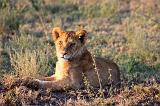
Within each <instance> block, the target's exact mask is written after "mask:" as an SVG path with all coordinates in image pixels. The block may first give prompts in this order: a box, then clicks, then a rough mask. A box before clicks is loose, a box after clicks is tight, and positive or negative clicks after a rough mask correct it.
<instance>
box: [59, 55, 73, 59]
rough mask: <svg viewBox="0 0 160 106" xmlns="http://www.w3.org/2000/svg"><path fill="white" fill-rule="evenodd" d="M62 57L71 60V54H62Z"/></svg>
mask: <svg viewBox="0 0 160 106" xmlns="http://www.w3.org/2000/svg"><path fill="white" fill-rule="evenodd" d="M60 58H63V59H65V60H70V59H71V56H70V55H67V54H66V55H61V56H60Z"/></svg>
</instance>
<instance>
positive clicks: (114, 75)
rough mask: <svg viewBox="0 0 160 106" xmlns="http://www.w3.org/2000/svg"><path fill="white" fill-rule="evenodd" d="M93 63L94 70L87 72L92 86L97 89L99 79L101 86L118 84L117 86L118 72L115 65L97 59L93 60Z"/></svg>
mask: <svg viewBox="0 0 160 106" xmlns="http://www.w3.org/2000/svg"><path fill="white" fill-rule="evenodd" d="M95 63H96V64H95V66H96V70H94V69H93V70H92V71H89V72H87V73H88V76H89V77H88V78H89V80H90V83H91V85H92V86H95V87H98V86H99V79H100V80H101V82H102V83H101V84H102V85H103V86H104V85H108V84H111V83H113V84H114V85H116V84H118V86H119V83H120V70H119V68H118V66H117V64H116V63H114V62H113V61H111V60H107V59H104V58H99V57H97V58H95ZM97 74H98V75H97ZM98 77H99V78H98Z"/></svg>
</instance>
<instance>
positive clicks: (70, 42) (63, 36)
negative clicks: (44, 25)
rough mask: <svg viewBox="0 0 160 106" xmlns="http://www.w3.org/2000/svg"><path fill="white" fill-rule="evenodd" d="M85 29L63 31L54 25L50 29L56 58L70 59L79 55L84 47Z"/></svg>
mask: <svg viewBox="0 0 160 106" xmlns="http://www.w3.org/2000/svg"><path fill="white" fill-rule="evenodd" d="M86 34H87V32H86V31H85V30H79V31H76V32H74V31H63V30H62V29H61V28H59V27H56V28H53V30H52V37H53V41H54V43H55V45H56V51H57V56H58V59H63V60H72V59H74V58H75V57H77V56H79V55H81V54H82V53H83V51H84V49H85V42H86Z"/></svg>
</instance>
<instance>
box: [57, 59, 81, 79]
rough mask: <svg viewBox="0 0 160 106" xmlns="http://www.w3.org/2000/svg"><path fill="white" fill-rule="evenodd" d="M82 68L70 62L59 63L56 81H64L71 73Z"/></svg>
mask: <svg viewBox="0 0 160 106" xmlns="http://www.w3.org/2000/svg"><path fill="white" fill-rule="evenodd" d="M79 67H80V66H79V65H78V64H73V63H71V62H68V61H58V62H57V64H56V72H55V76H56V79H62V78H64V77H67V76H69V75H70V72H71V71H75V70H76V69H77V68H79Z"/></svg>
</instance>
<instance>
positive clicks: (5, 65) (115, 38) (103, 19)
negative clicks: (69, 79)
mask: <svg viewBox="0 0 160 106" xmlns="http://www.w3.org/2000/svg"><path fill="white" fill-rule="evenodd" d="M159 17H160V1H159V0H0V76H3V75H5V74H15V75H17V76H19V77H23V76H37V75H43V76H44V75H45V76H47V75H51V74H53V73H54V68H55V63H56V61H57V59H56V53H55V46H54V44H53V42H52V38H51V33H50V32H51V29H52V28H53V27H56V26H60V27H62V28H64V29H65V30H77V29H78V28H79V27H83V28H84V29H86V30H87V31H88V32H89V34H88V42H87V47H88V49H89V50H90V51H91V52H92V54H93V55H95V56H101V57H105V58H109V59H113V60H114V61H115V62H116V63H118V65H119V67H120V69H121V73H122V78H125V79H131V80H132V79H134V78H139V79H141V80H143V81H145V80H147V79H150V78H153V77H154V78H155V79H159V76H160V43H159V42H160V18H159Z"/></svg>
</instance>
